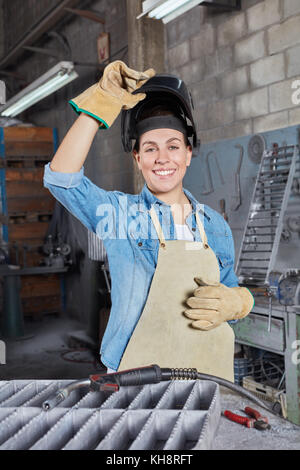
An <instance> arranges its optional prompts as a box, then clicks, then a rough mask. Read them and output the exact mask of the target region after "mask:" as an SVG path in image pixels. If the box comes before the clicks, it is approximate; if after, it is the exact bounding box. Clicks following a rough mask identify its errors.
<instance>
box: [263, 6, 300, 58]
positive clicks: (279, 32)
mask: <svg viewBox="0 0 300 470" xmlns="http://www.w3.org/2000/svg"><path fill="white" fill-rule="evenodd" d="M299 31H300V15H298V16H293V17H291V18H289V19H288V20H286V21H284V22H283V23H280V24H277V25H274V26H272V27H271V28H270V29H269V30H268V41H269V52H270V54H275V53H276V52H280V51H282V50H284V49H287V48H288V47H293V46H295V45H296V44H299V43H300V34H299Z"/></svg>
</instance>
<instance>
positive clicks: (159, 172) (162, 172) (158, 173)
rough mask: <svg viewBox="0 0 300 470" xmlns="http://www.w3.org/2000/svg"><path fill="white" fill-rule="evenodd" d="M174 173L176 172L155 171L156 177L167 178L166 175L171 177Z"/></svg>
mask: <svg viewBox="0 0 300 470" xmlns="http://www.w3.org/2000/svg"><path fill="white" fill-rule="evenodd" d="M173 172H174V170H161V171H155V172H154V173H155V174H156V175H160V176H165V175H170V174H171V173H173Z"/></svg>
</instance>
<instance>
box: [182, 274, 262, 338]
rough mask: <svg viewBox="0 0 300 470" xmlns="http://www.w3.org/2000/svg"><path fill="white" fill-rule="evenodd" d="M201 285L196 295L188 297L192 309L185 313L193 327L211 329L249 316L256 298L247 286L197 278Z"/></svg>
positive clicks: (195, 292)
mask: <svg viewBox="0 0 300 470" xmlns="http://www.w3.org/2000/svg"><path fill="white" fill-rule="evenodd" d="M195 281H196V283H197V284H198V285H199V287H198V288H197V289H195V291H194V297H190V298H189V299H187V301H186V303H187V304H188V306H189V307H191V308H190V309H187V310H185V311H184V315H185V316H186V317H188V318H190V319H191V320H194V321H193V322H192V327H193V328H197V329H199V330H205V331H208V330H211V329H213V328H215V327H216V326H219V325H220V324H221V323H223V322H226V321H228V320H237V319H240V318H244V317H245V316H247V315H248V314H249V313H250V312H251V310H252V308H253V306H254V299H253V296H252V294H251V292H250V291H249V290H248V289H247V288H246V287H227V286H225V285H224V284H221V283H214V284H213V283H208V282H206V281H205V280H203V279H200V278H195Z"/></svg>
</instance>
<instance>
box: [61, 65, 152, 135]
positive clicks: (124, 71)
mask: <svg viewBox="0 0 300 470" xmlns="http://www.w3.org/2000/svg"><path fill="white" fill-rule="evenodd" d="M154 75H155V70H153V69H148V70H146V71H145V72H138V71H136V70H133V69H130V68H129V67H127V65H126V64H125V63H124V62H122V61H121V60H116V61H114V62H112V63H110V64H109V65H107V67H105V69H104V72H103V76H102V78H101V79H100V81H99V83H96V84H95V85H93V86H91V87H90V88H88V89H87V90H85V91H84V92H83V93H81V94H80V95H79V96H77V97H76V98H74V99H72V100H71V101H70V104H71V105H72V106H73V108H74V109H75V111H76V112H77V113H78V114H80V113H81V112H82V113H85V114H88V115H90V116H92V117H93V118H95V119H97V121H99V122H100V123H101V127H106V128H108V127H111V125H112V124H113V122H114V121H115V119H116V118H117V117H118V115H119V113H120V111H121V109H122V108H123V109H130V108H133V107H134V106H135V105H136V104H137V103H139V102H140V101H141V100H143V99H144V98H145V97H146V95H145V94H144V93H137V94H134V95H133V94H132V93H133V92H134V91H135V90H137V89H138V88H140V87H141V86H142V85H143V84H144V83H145V82H147V81H148V80H149V78H151V77H153V76H154Z"/></svg>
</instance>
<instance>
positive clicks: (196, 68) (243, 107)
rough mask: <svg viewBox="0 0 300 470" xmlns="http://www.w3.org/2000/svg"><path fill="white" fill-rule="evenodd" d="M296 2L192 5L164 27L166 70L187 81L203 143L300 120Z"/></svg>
mask: <svg viewBox="0 0 300 470" xmlns="http://www.w3.org/2000/svg"><path fill="white" fill-rule="evenodd" d="M299 32H300V2H299V0H258V1H257V0H253V1H251V0H242V10H241V11H238V12H229V13H228V12H227V13H220V12H216V11H213V10H210V9H209V8H206V7H201V6H198V7H196V8H194V9H192V10H191V11H189V12H187V13H186V14H185V15H183V16H182V17H180V18H178V19H177V20H175V21H173V22H171V23H169V24H168V25H167V50H168V70H169V71H170V72H174V73H176V74H178V75H179V76H181V77H182V78H183V79H184V80H185V81H186V82H187V84H188V85H189V87H190V89H191V91H192V95H193V98H194V102H195V108H196V111H195V115H196V120H197V123H198V127H199V131H200V137H201V138H202V141H203V142H210V141H215V140H221V139H227V138H234V137H238V136H242V135H248V134H252V133H259V132H264V131H267V130H272V129H277V128H281V127H287V126H289V125H294V124H298V123H299V122H300V109H299V107H298V106H297V105H295V104H293V102H292V99H291V97H292V93H293V90H292V88H291V86H292V83H293V82H294V80H296V79H300V58H299V57H300V34H299Z"/></svg>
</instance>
